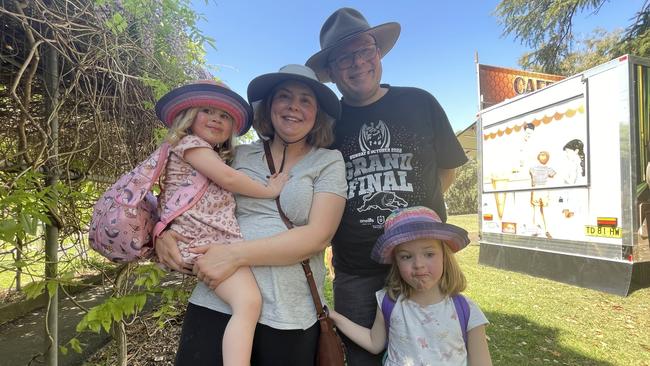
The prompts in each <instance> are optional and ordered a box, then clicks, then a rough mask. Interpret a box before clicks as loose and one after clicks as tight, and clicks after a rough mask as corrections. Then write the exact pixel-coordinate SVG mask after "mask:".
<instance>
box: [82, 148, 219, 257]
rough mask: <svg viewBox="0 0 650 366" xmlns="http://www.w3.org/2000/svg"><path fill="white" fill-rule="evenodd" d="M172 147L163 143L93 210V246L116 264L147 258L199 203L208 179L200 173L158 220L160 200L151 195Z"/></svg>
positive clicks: (178, 191) (182, 189) (170, 203)
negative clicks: (173, 223) (169, 229)
mask: <svg viewBox="0 0 650 366" xmlns="http://www.w3.org/2000/svg"><path fill="white" fill-rule="evenodd" d="M169 149H170V146H169V144H168V143H164V144H162V145H161V146H160V147H159V148H158V149H157V150H156V151H154V152H153V153H152V154H151V155H150V156H149V157H148V158H147V159H146V160H145V161H143V162H142V163H140V164H138V166H137V167H135V169H133V170H132V171H130V172H128V173H126V174H124V175H123V176H121V177H120V179H118V180H117V182H115V184H113V185H112V186H111V187H110V188H109V189H108V190H107V191H106V192H104V194H103V195H102V196H101V197H100V198H99V200H98V201H97V203H96V204H95V207H94V208H93V216H92V219H91V221H90V230H89V232H88V240H89V242H90V246H91V247H92V248H93V249H94V250H96V251H97V252H99V253H100V254H101V255H103V256H104V257H106V258H108V259H110V260H111V261H113V262H131V261H136V260H139V259H147V258H149V257H150V256H151V255H152V254H153V243H154V240H155V238H156V237H157V236H158V235H159V234H160V233H161V232H162V231H163V229H165V227H167V225H169V223H170V222H171V221H172V220H174V219H175V218H176V217H178V216H179V215H180V214H182V213H183V212H185V211H187V210H188V209H190V208H191V207H192V206H193V205H194V204H196V203H197V202H198V201H199V200H200V199H201V197H202V196H203V194H204V193H205V191H206V189H207V188H208V183H209V182H208V179H207V178H206V177H205V176H203V175H202V174H199V173H198V172H196V174H195V175H192V176H191V178H190V179H191V180H192V182H191V184H187V185H185V186H183V187H181V188H179V189H178V190H177V191H176V192H175V193H174V195H173V196H172V197H171V198H170V199H169V200H168V202H167V204H166V205H165V207H164V208H163V212H162V215H161V217H158V200H157V198H156V196H154V194H153V193H152V192H151V187H152V186H153V185H154V183H155V182H156V181H158V178H160V175H161V174H162V172H163V171H164V169H165V166H166V165H167V159H168V158H169V153H170V152H169Z"/></svg>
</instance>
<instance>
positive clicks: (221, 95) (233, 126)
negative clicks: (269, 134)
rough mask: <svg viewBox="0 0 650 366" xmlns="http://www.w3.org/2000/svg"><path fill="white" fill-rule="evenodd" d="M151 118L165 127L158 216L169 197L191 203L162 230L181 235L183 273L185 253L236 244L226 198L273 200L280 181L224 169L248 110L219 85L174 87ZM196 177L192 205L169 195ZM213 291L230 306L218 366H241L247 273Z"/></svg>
mask: <svg viewBox="0 0 650 366" xmlns="http://www.w3.org/2000/svg"><path fill="white" fill-rule="evenodd" d="M156 114H157V115H158V118H160V120H161V121H163V122H164V123H165V124H166V125H167V126H168V127H169V132H168V134H167V137H166V142H168V143H169V144H170V145H171V146H172V148H171V149H170V151H171V154H170V157H169V159H168V162H167V166H166V169H165V175H164V180H163V188H164V189H163V190H162V193H161V196H160V201H159V202H160V204H159V210H160V211H162V210H165V209H166V202H169V200H171V199H183V200H184V199H187V200H188V202H191V203H190V204H193V205H192V207H191V208H189V209H188V210H187V211H185V212H184V213H182V214H181V215H180V216H178V217H176V218H175V219H174V220H173V221H172V222H171V223H170V225H169V226H168V228H170V229H171V230H173V231H174V232H176V233H178V234H180V235H182V237H183V239H182V240H179V241H178V248H179V249H180V255H181V256H182V257H183V258H182V260H183V261H184V262H185V263H186V264H187V269H188V270H191V267H192V265H193V264H194V261H195V260H196V257H197V254H194V253H193V251H192V248H195V247H199V246H204V245H210V244H231V243H235V242H238V241H242V236H241V233H240V230H239V225H238V224H237V220H236V219H235V200H234V197H233V193H237V194H241V195H245V196H250V197H255V198H275V197H277V196H278V195H279V194H280V191H281V190H282V187H283V186H284V184H285V183H286V181H287V175H286V174H279V175H275V176H272V177H271V178H270V179H269V181H268V182H267V184H264V183H263V182H258V181H255V180H253V179H252V178H250V177H249V176H248V175H246V174H244V173H242V172H240V171H238V170H235V169H233V168H231V167H230V166H229V165H228V163H229V162H230V161H231V159H232V152H233V150H232V149H233V136H235V135H238V136H241V135H243V134H245V133H246V131H248V129H249V128H250V126H251V120H252V110H251V107H250V105H249V104H248V103H247V102H246V101H245V100H244V99H243V98H242V97H240V96H239V95H238V94H236V93H235V92H233V91H231V90H230V89H229V88H228V87H227V86H225V84H222V83H218V82H214V81H206V80H202V81H197V82H194V83H191V84H188V85H184V86H181V87H179V88H176V89H174V90H172V91H170V92H169V93H167V94H166V95H165V96H163V97H162V98H161V99H160V100H159V101H158V103H157V104H156ZM196 175H203V176H205V177H207V178H208V179H209V180H210V183H209V184H208V185H207V189H206V190H205V193H203V195H202V196H200V198H199V199H198V200H197V199H195V198H196V197H176V196H175V195H174V193H176V192H177V191H179V190H180V188H181V187H182V186H183V185H187V184H193V177H195V176H196ZM172 197H174V198H172ZM194 201H196V202H194ZM176 255H178V253H176ZM215 292H216V293H217V295H218V296H219V297H221V298H222V299H224V301H226V302H227V303H228V304H229V305H230V307H231V308H232V317H231V318H230V321H229V322H228V326H227V327H226V332H225V334H224V337H223V344H222V345H221V347H222V349H223V364H224V365H249V364H250V355H251V348H252V344H253V334H254V331H255V326H256V323H257V319H258V318H259V314H260V309H261V302H262V300H261V296H260V292H259V289H258V287H257V284H256V282H255V278H254V277H253V274H252V272H251V270H250V268H248V267H240V268H239V269H238V270H237V271H236V272H235V274H233V275H232V276H231V277H229V278H228V279H227V280H225V281H224V282H223V283H221V284H220V285H219V286H218V287H217V288H216V290H215ZM217 346H218V345H215V347H217Z"/></svg>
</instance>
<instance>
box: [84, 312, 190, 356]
mask: <svg viewBox="0 0 650 366" xmlns="http://www.w3.org/2000/svg"><path fill="white" fill-rule="evenodd" d="M184 315H185V309H184V308H183V310H182V313H181V314H179V315H178V316H176V317H175V318H173V319H171V320H169V321H168V322H167V323H165V326H164V328H159V327H158V324H157V319H155V318H153V317H152V316H151V315H147V316H146V317H144V318H141V319H139V320H137V321H135V322H134V323H133V324H130V325H128V326H127V328H126V331H127V342H128V356H127V364H128V365H129V366H145V365H155V366H168V365H173V364H174V359H175V357H176V348H177V347H178V340H179V339H180V336H181V326H182V322H183V316H184ZM117 364H118V362H117V347H116V345H115V342H113V341H111V342H110V343H109V344H107V345H106V346H105V347H104V348H102V349H100V350H99V351H97V352H96V353H95V354H94V355H92V356H91V357H90V358H89V359H88V360H86V362H85V363H84V366H95V365H97V366H99V365H117Z"/></svg>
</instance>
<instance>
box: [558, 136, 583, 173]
mask: <svg viewBox="0 0 650 366" xmlns="http://www.w3.org/2000/svg"><path fill="white" fill-rule="evenodd" d="M566 149H570V150H575V151H577V152H578V156H579V157H580V167H581V168H582V176H583V177H584V176H585V144H584V143H583V142H582V141H580V140H578V139H573V140H571V141H569V142H567V143H566V145H564V148H563V150H566Z"/></svg>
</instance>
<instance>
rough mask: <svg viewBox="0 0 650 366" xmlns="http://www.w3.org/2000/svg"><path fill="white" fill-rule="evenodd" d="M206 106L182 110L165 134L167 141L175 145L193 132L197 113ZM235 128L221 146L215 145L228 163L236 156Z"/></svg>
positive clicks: (215, 148) (215, 149) (216, 149)
mask: <svg viewBox="0 0 650 366" xmlns="http://www.w3.org/2000/svg"><path fill="white" fill-rule="evenodd" d="M203 108H205V107H192V108H188V109H186V110H184V111H182V112H180V113H179V114H178V115H177V116H176V118H174V121H173V122H172V126H171V127H170V128H169V131H167V136H165V142H167V143H169V144H170V145H172V146H174V145H176V144H177V143H178V141H180V140H181V139H182V138H183V137H185V136H187V135H191V134H192V128H191V127H192V123H194V119H195V118H196V115H197V114H199V111H200V110H201V109H203ZM234 137H235V135H234V128H233V134H231V135H230V137H229V138H228V140H226V141H224V143H223V144H221V146H215V147H214V151H216V152H217V153H218V154H219V156H220V157H221V159H223V161H224V162H226V163H227V164H228V163H230V162H231V161H232V159H233V157H234V148H235V139H234Z"/></svg>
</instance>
